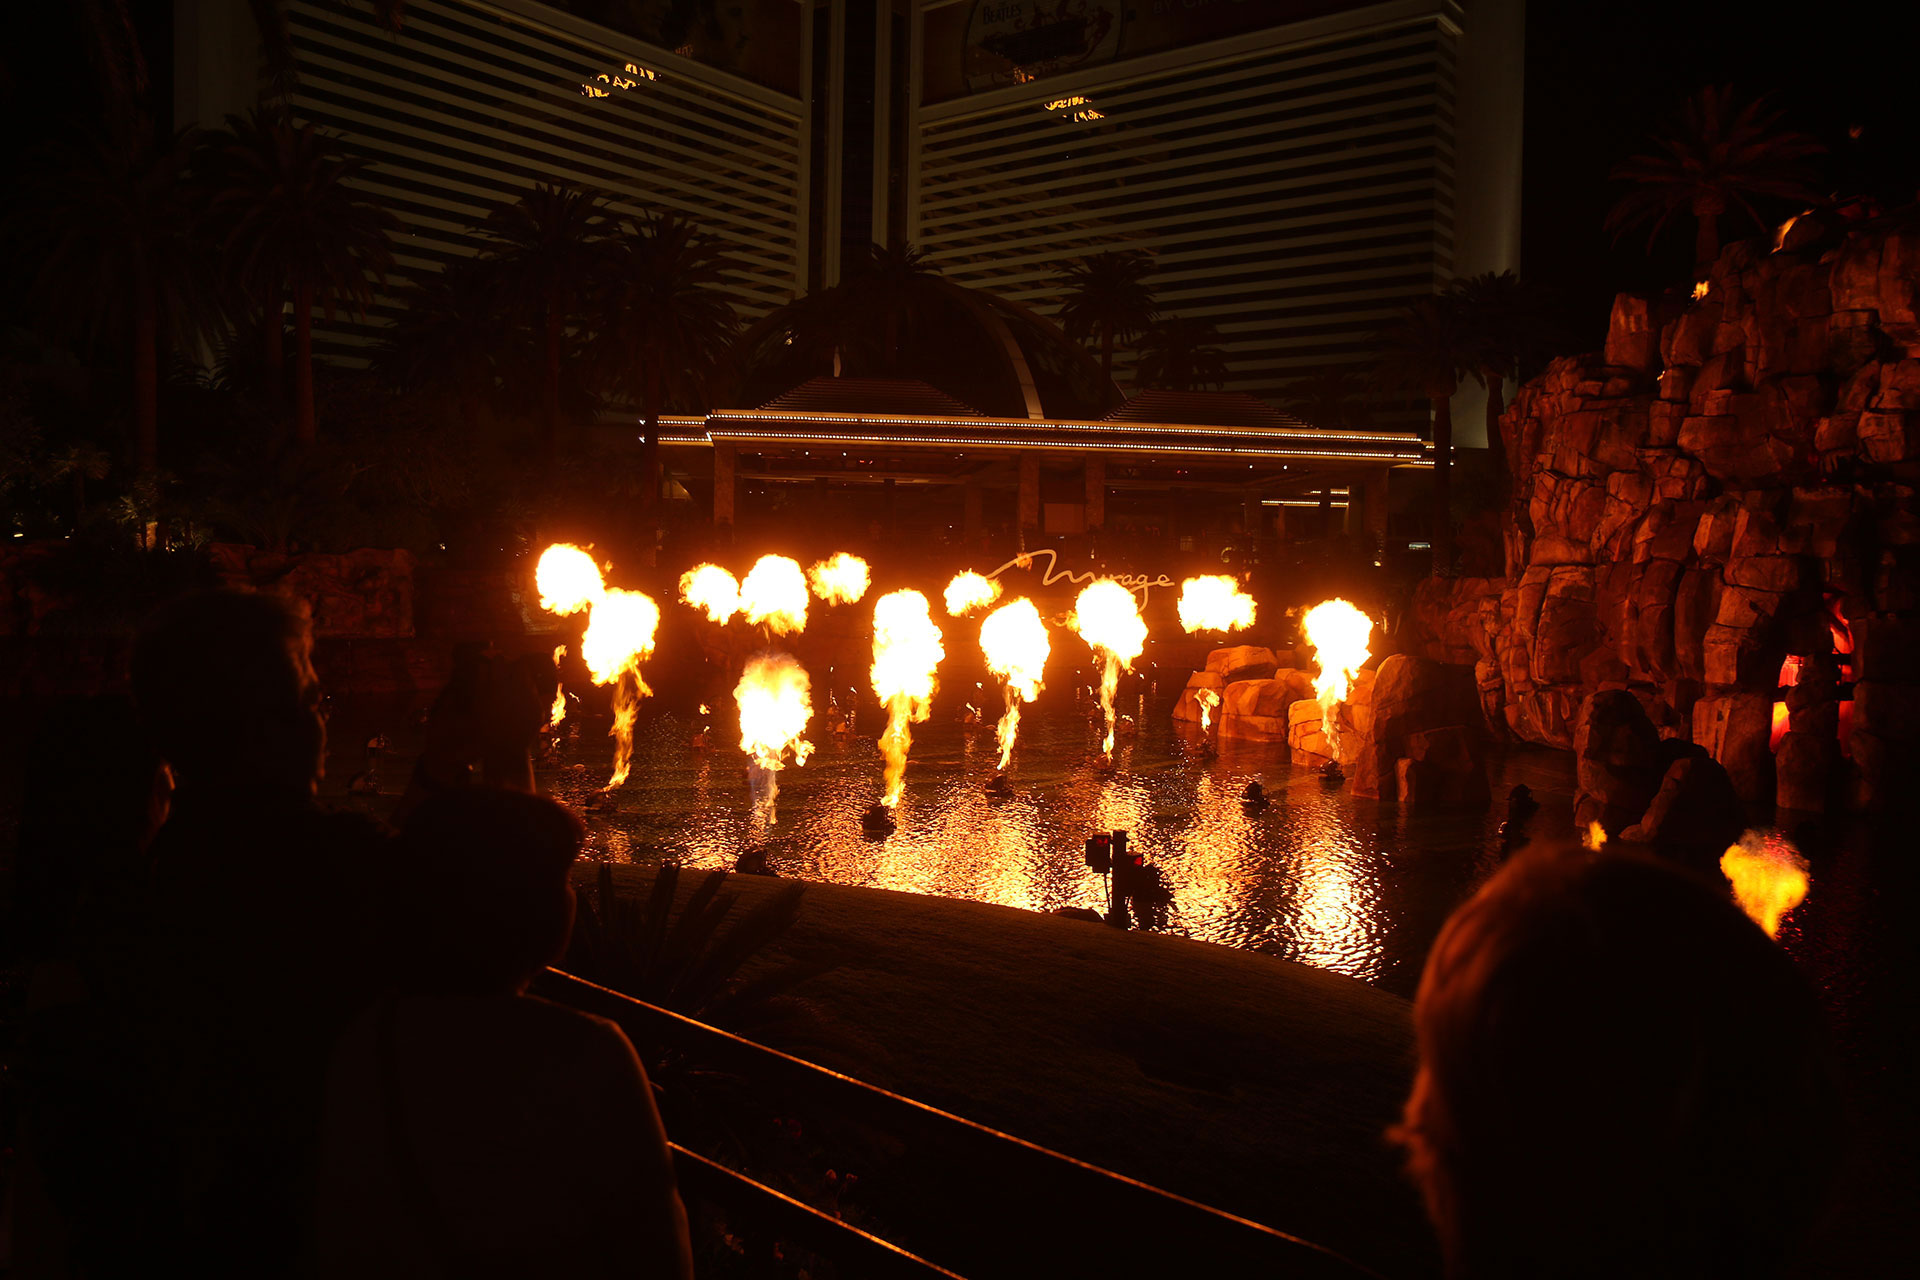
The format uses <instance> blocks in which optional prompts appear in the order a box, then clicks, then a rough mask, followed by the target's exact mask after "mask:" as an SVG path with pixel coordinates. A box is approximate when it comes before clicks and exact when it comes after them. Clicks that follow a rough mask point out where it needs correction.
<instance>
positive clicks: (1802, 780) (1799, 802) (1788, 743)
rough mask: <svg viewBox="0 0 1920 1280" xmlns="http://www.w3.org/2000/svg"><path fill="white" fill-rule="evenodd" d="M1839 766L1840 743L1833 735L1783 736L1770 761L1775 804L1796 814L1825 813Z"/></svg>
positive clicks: (1797, 734)
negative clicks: (1836, 768) (1836, 767)
mask: <svg viewBox="0 0 1920 1280" xmlns="http://www.w3.org/2000/svg"><path fill="white" fill-rule="evenodd" d="M1834 719H1835V720H1836V721H1837V720H1838V716H1835V717H1834ZM1839 762H1840V742H1839V739H1838V738H1837V737H1836V736H1835V734H1834V733H1832V732H1824V733H1807V732H1790V733H1788V734H1786V735H1785V736H1784V737H1782V738H1781V739H1780V749H1779V750H1778V751H1777V752H1775V753H1774V758H1773V767H1774V775H1775V782H1774V803H1775V804H1776V805H1777V806H1779V807H1780V808H1782V809H1792V810H1794V811H1796V812H1799V813H1825V812H1826V810H1827V800H1828V797H1829V796H1830V795H1831V794H1832V793H1833V789H1834V782H1835V766H1836V765H1838V764H1839Z"/></svg>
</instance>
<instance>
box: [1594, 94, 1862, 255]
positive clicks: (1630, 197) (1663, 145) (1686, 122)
mask: <svg viewBox="0 0 1920 1280" xmlns="http://www.w3.org/2000/svg"><path fill="white" fill-rule="evenodd" d="M1651 141H1652V143H1653V145H1654V148H1655V150H1653V151H1651V152H1646V153H1642V154H1640V155H1633V156H1628V157H1627V158H1626V159H1625V160H1622V161H1621V162H1620V163H1619V164H1616V165H1615V166H1613V170H1612V172H1611V173H1610V174H1609V175H1608V176H1609V177H1611V178H1613V179H1615V180H1616V181H1620V182H1627V183H1631V184H1632V189H1631V190H1629V191H1628V192H1627V193H1626V194H1625V195H1623V196H1621V197H1620V200H1619V202H1618V203H1617V204H1615V205H1614V206H1613V210H1612V212H1610V213H1609V214H1608V215H1607V222H1606V226H1607V229H1608V230H1609V231H1611V232H1613V236H1614V240H1615V241H1616V242H1617V241H1618V240H1619V239H1620V237H1621V236H1622V235H1624V234H1626V232H1628V231H1630V230H1632V229H1633V228H1635V227H1639V226H1642V225H1645V224H1647V223H1652V224H1653V226H1652V230H1651V231H1649V232H1648V234H1647V244H1648V246H1649V247H1651V246H1652V244H1653V242H1654V240H1655V239H1657V238H1658V237H1659V235H1660V232H1661V231H1663V230H1664V229H1665V228H1666V225H1667V223H1668V222H1669V221H1671V220H1672V218H1673V216H1674V215H1675V214H1676V213H1679V212H1681V211H1682V210H1685V211H1686V212H1688V213H1690V214H1692V215H1693V220H1694V238H1693V260H1694V271H1695V273H1696V278H1704V277H1705V276H1706V273H1707V269H1708V268H1709V267H1711V266H1712V265H1713V262H1714V259H1716V258H1718V257H1719V256H1720V219H1721V217H1722V216H1724V215H1725V214H1727V213H1730V212H1732V211H1733V210H1734V209H1735V208H1738V209H1740V210H1741V211H1743V212H1744V213H1745V214H1746V215H1747V216H1748V217H1749V218H1751V219H1753V221H1754V224H1755V225H1756V226H1764V225H1765V221H1764V219H1762V218H1761V216H1760V214H1759V212H1758V211H1757V210H1756V209H1755V208H1754V207H1753V200H1754V199H1755V198H1758V197H1777V198H1779V199H1783V200H1793V201H1798V202H1800V203H1802V204H1815V203H1818V202H1819V201H1820V199H1821V194H1820V192H1819V191H1818V190H1816V189H1815V188H1814V186H1813V183H1814V181H1815V180H1816V177H1817V175H1816V173H1815V171H1814V169H1813V167H1812V166H1811V165H1809V164H1807V163H1806V161H1807V160H1808V158H1809V157H1811V156H1816V155H1819V154H1821V153H1822V152H1824V151H1825V150H1826V148H1825V147H1823V146H1821V145H1820V142H1819V141H1818V140H1817V139H1816V138H1814V137H1813V135H1812V134H1809V133H1803V132H1800V131H1799V130H1796V129H1786V128H1783V127H1781V124H1780V113H1779V112H1777V111H1770V110H1768V109H1767V106H1766V103H1765V100H1764V99H1758V98H1755V99H1750V100H1747V101H1741V100H1739V99H1737V98H1736V97H1735V96H1734V93H1733V90H1732V89H1731V88H1728V87H1725V86H1720V87H1715V86H1712V85H1709V86H1707V87H1706V88H1703V89H1701V90H1700V91H1699V92H1697V93H1695V94H1694V95H1693V96H1692V97H1691V98H1689V99H1688V100H1687V101H1686V103H1685V104H1684V105H1683V106H1682V107H1681V109H1680V111H1679V114H1678V115H1677V116H1676V117H1675V118H1674V119H1673V120H1672V121H1671V122H1670V123H1668V124H1667V125H1665V126H1663V127H1662V128H1661V129H1659V130H1658V131H1656V132H1655V133H1654V135H1653V137H1652V138H1651Z"/></svg>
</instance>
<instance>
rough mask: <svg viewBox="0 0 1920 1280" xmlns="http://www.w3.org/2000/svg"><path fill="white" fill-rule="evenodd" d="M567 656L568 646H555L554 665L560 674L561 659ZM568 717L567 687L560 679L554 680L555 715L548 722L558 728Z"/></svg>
mask: <svg viewBox="0 0 1920 1280" xmlns="http://www.w3.org/2000/svg"><path fill="white" fill-rule="evenodd" d="M566 656H567V646H565V645H563V644H557V645H555V646H554V647H553V665H554V667H555V674H556V675H558V674H559V672H558V668H559V666H560V659H562V658H564V657H566ZM566 718H567V687H566V686H565V685H563V684H561V683H560V682H559V681H558V680H555V681H554V682H553V715H552V717H551V718H550V719H549V721H548V723H549V724H551V725H552V726H553V727H554V728H555V729H558V728H559V727H560V722H561V721H562V720H565V719H566Z"/></svg>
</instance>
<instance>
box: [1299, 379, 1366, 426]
mask: <svg viewBox="0 0 1920 1280" xmlns="http://www.w3.org/2000/svg"><path fill="white" fill-rule="evenodd" d="M1376 385H1377V383H1376V382H1375V381H1371V380H1369V379H1366V378H1363V377H1361V376H1360V375H1359V374H1357V373H1355V372H1354V371H1353V369H1352V368H1351V367H1350V366H1343V365H1333V366H1330V367H1328V368H1326V369H1322V370H1321V371H1320V372H1319V373H1314V374H1309V375H1307V376H1306V377H1304V378H1295V379H1294V380H1293V381H1292V382H1289V383H1288V384H1287V399H1286V404H1285V408H1286V410H1287V412H1288V413H1290V414H1292V415H1293V416H1294V417H1296V418H1299V419H1300V420H1301V421H1303V422H1310V423H1312V424H1313V425H1314V426H1316V427H1329V428H1334V429H1337V430H1343V431H1364V430H1365V429H1366V428H1367V427H1369V426H1371V425H1372V423H1373V411H1372V409H1371V408H1370V407H1369V406H1368V404H1367V396H1368V395H1369V394H1370V393H1371V392H1372V391H1373V389H1374V387H1375V386H1376Z"/></svg>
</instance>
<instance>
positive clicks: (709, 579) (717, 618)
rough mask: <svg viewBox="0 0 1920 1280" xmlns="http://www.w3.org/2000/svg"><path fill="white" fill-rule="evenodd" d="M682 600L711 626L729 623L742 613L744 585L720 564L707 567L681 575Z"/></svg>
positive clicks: (704, 565) (690, 570) (701, 566)
mask: <svg viewBox="0 0 1920 1280" xmlns="http://www.w3.org/2000/svg"><path fill="white" fill-rule="evenodd" d="M680 598H681V599H682V600H684V601H686V602H687V603H688V604H690V605H692V606H693V607H694V608H696V609H700V610H704V611H705V613H706V615H707V620H708V621H709V622H725V621H726V620H727V619H728V618H731V617H732V616H733V615H734V614H736V613H738V612H740V582H739V580H738V579H737V578H735V577H734V576H733V575H732V574H731V573H728V572H727V571H726V570H725V569H722V568H721V567H720V566H719V565H717V564H703V565H700V566H699V567H698V568H694V569H689V570H687V571H686V572H685V573H683V574H681V575H680Z"/></svg>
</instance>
